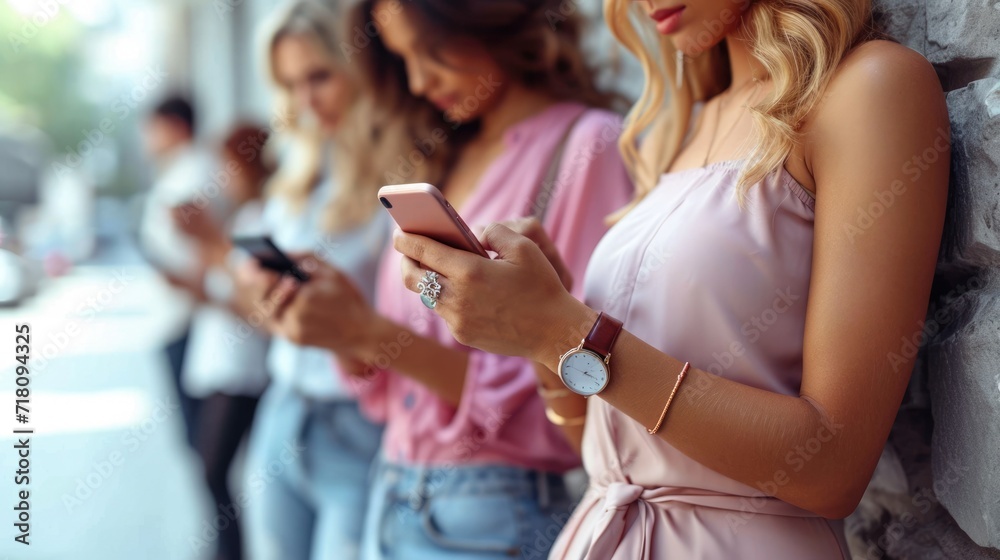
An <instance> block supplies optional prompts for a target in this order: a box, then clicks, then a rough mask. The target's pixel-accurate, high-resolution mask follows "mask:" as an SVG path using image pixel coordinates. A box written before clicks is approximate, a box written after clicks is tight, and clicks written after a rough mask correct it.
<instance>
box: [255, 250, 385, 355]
mask: <svg viewBox="0 0 1000 560" xmlns="http://www.w3.org/2000/svg"><path fill="white" fill-rule="evenodd" d="M292 258H293V259H294V260H295V261H296V262H297V263H298V265H299V266H300V267H301V268H303V269H304V270H307V271H309V275H310V278H309V281H308V282H305V283H298V282H296V283H295V284H296V286H295V287H294V288H291V289H288V290H287V292H283V293H281V294H280V296H281V298H282V299H281V302H282V310H281V312H280V314H277V315H275V317H274V319H273V320H272V322H271V331H272V332H273V333H274V334H276V335H279V336H282V337H284V338H286V339H288V340H290V341H292V342H294V343H296V344H301V345H303V346H318V347H321V348H326V349H328V350H332V351H334V352H336V353H338V354H340V355H343V356H345V357H359V356H363V355H364V353H365V349H367V347H368V346H370V344H369V343H370V341H371V339H372V337H371V336H370V335H369V330H370V329H371V328H372V327H373V326H374V325H375V324H376V323H377V320H378V319H379V316H378V314H377V313H376V312H375V310H374V309H372V307H371V305H369V304H368V301H367V300H366V299H365V297H364V295H363V294H362V293H361V291H360V290H359V289H358V287H357V286H356V285H355V284H354V281H353V280H351V279H350V278H349V277H348V276H347V275H346V274H344V273H343V272H341V271H340V270H337V268H335V267H333V266H331V265H329V264H327V263H326V262H323V261H321V260H319V259H316V258H315V257H312V256H311V255H310V256H295V255H293V256H292ZM278 289H279V290H283V288H282V287H280V286H279V288H278Z"/></svg>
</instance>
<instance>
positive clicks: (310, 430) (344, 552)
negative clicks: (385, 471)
mask: <svg viewBox="0 0 1000 560" xmlns="http://www.w3.org/2000/svg"><path fill="white" fill-rule="evenodd" d="M381 440H382V428H381V427H380V426H376V425H374V424H372V423H371V422H369V421H368V420H367V419H365V418H364V417H363V416H362V415H361V413H360V411H359V410H358V405H357V403H356V402H355V401H351V400H343V401H314V400H310V399H308V398H306V397H304V396H303V395H301V394H299V393H297V392H296V391H294V390H293V389H292V388H290V387H288V386H287V385H284V384H282V383H272V385H271V386H270V387H269V388H268V390H267V392H265V393H264V396H263V398H262V399H261V402H260V405H259V407H258V409H257V416H256V418H255V419H254V425H253V428H252V430H251V435H250V444H249V449H248V452H247V465H246V469H245V474H246V476H245V484H244V488H245V490H244V492H245V493H246V494H247V503H246V506H245V511H246V520H247V525H246V529H245V532H244V534H245V542H246V549H247V557H248V558H251V559H253V560H320V559H323V560H327V559H330V558H337V559H345V560H353V559H355V558H357V555H358V549H359V543H360V539H361V531H362V522H363V520H364V516H365V506H366V505H367V501H368V481H369V479H370V472H371V467H372V462H373V460H375V459H376V456H377V453H378V449H379V446H380V444H381Z"/></svg>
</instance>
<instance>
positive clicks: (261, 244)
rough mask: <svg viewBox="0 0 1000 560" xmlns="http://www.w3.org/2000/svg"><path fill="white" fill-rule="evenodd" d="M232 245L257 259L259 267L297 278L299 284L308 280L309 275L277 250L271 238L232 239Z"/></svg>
mask: <svg viewBox="0 0 1000 560" xmlns="http://www.w3.org/2000/svg"><path fill="white" fill-rule="evenodd" d="M233 245H235V246H237V247H239V248H241V249H243V250H244V251H246V252H248V253H250V254H251V255H252V256H253V258H255V259H257V262H258V263H260V266H262V267H264V268H266V269H268V270H273V271H275V272H280V273H281V274H288V275H290V276H292V277H294V278H297V279H298V280H299V281H301V282H306V281H308V280H309V275H308V274H306V273H305V272H303V271H302V269H301V268H299V266H298V265H297V264H295V261H293V260H292V259H291V257H289V256H288V255H286V254H285V253H284V252H283V251H282V250H281V249H279V248H278V246H277V245H275V244H274V241H271V238H270V237H268V236H266V235H264V236H252V237H234V238H233Z"/></svg>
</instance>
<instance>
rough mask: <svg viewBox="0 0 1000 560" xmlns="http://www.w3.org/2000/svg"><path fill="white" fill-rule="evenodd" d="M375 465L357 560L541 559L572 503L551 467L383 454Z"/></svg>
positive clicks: (559, 529) (546, 553) (563, 521)
mask: <svg viewBox="0 0 1000 560" xmlns="http://www.w3.org/2000/svg"><path fill="white" fill-rule="evenodd" d="M377 469H378V470H377V472H376V475H375V478H374V480H373V481H372V493H371V499H370V500H369V503H368V518H367V520H366V521H365V529H364V538H363V542H362V554H361V558H362V559H363V560H493V559H510V558H523V559H545V558H547V557H548V554H549V549H551V548H552V545H553V543H554V542H555V539H556V537H557V536H558V535H559V531H561V530H562V527H563V525H565V524H566V521H567V520H568V519H569V515H570V513H571V512H572V509H573V504H572V503H571V500H570V497H569V496H568V494H567V491H566V486H565V484H564V483H563V477H562V476H561V475H556V474H553V473H542V472H539V471H532V470H527V469H522V468H518V467H512V466H504V465H485V466H461V467H435V468H428V467H417V466H411V465H399V464H393V463H389V462H386V461H384V460H382V461H380V462H379V465H378V467H377Z"/></svg>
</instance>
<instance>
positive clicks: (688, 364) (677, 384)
mask: <svg viewBox="0 0 1000 560" xmlns="http://www.w3.org/2000/svg"><path fill="white" fill-rule="evenodd" d="M689 367H691V362H684V367H683V368H682V369H681V373H680V375H678V376H677V381H676V382H675V383H674V390H673V391H670V396H669V397H667V404H665V405H664V406H663V412H661V413H660V419H659V421H657V422H656V425H655V426H653V429H652V430H650V429H649V428H646V431H647V432H649V433H650V435H652V434H655V433H656V432H658V431H659V430H660V426H661V425H662V424H663V419H664V418H666V417H667V409H668V408H670V401H672V400H674V395H675V394H676V393H677V388H678V387H680V386H681V381H683V380H684V375H685V374H687V371H688V368H689Z"/></svg>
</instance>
